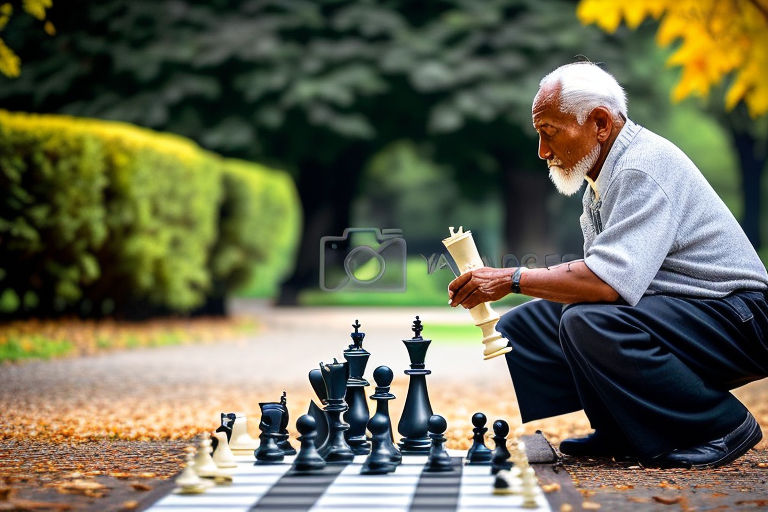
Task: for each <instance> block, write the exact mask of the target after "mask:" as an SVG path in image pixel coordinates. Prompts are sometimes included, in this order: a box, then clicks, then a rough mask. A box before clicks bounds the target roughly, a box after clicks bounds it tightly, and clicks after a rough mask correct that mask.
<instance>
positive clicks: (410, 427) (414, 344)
mask: <svg viewBox="0 0 768 512" xmlns="http://www.w3.org/2000/svg"><path fill="white" fill-rule="evenodd" d="M422 329H423V327H422V325H421V320H419V317H418V316H417V317H416V320H415V321H414V322H413V327H412V330H413V332H414V336H413V338H411V339H409V340H403V343H404V344H405V347H406V348H407V349H408V357H409V358H410V360H411V369H410V370H405V374H406V375H408V377H409V378H410V380H409V382H408V394H407V395H406V397H405V406H404V407H403V414H402V415H401V416H400V422H399V423H398V424H397V431H398V432H400V435H402V436H403V437H402V438H401V439H400V443H398V446H399V448H400V452H401V453H403V454H404V455H410V454H414V455H423V454H426V453H428V452H429V447H430V445H431V443H430V439H429V436H428V435H427V430H428V426H427V425H428V423H429V418H430V417H431V416H432V404H430V403H429V393H428V391H427V379H426V377H427V375H429V374H430V373H432V371H431V370H426V369H424V359H425V358H426V355H427V349H428V348H429V344H430V343H431V342H432V340H425V339H423V338H422V337H421V331H422Z"/></svg>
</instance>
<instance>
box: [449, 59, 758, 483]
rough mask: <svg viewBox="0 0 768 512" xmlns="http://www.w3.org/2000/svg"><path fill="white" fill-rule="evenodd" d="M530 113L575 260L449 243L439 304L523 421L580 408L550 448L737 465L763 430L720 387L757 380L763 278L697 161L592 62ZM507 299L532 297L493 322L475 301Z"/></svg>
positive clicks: (564, 75)
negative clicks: (573, 226)
mask: <svg viewBox="0 0 768 512" xmlns="http://www.w3.org/2000/svg"><path fill="white" fill-rule="evenodd" d="M532 118H533V126H534V128H535V130H536V132H537V133H538V136H539V148H538V150H539V157H540V158H541V159H542V160H545V161H546V163H547V167H548V168H549V175H550V178H551V179H552V181H553V182H554V184H555V186H556V188H557V189H558V191H560V192H561V193H563V194H565V195H573V194H575V193H576V192H578V191H579V190H581V189H582V187H583V186H584V183H585V182H586V184H587V186H586V187H584V195H583V198H582V204H583V212H584V213H583V214H582V215H581V218H580V224H581V230H582V234H583V236H584V259H582V260H578V261H572V262H568V263H564V264H562V265H558V266H555V267H551V268H532V269H527V268H525V267H517V268H489V267H485V266H483V265H482V262H480V261H479V257H476V250H474V244H471V243H470V242H469V241H467V240H471V238H470V237H469V235H467V234H466V233H461V232H460V233H452V236H451V237H450V238H448V239H446V241H445V243H446V246H447V247H448V248H449V251H450V252H451V254H452V255H453V256H454V258H455V259H456V260H457V263H459V266H460V268H461V270H462V274H461V275H460V276H459V277H457V278H456V279H455V280H453V281H452V282H451V284H450V285H449V289H448V297H449V299H450V303H451V305H452V306H454V307H456V306H462V307H464V308H466V309H469V310H470V312H471V313H472V317H473V318H474V319H475V322H476V323H477V324H478V325H480V326H481V328H482V329H483V335H484V336H485V337H486V339H487V341H486V339H484V340H483V341H484V343H486V354H485V355H486V357H493V356H495V355H498V354H501V353H503V354H504V355H505V359H506V361H507V366H508V367H509V373H510V375H511V377H512V380H513V382H514V388H515V392H516V393H517V399H518V403H519V405H520V414H521V416H522V418H523V421H531V420H536V419H539V418H546V417H549V416H555V415H558V414H564V413H567V412H571V411H576V410H580V409H584V412H585V413H586V414H587V416H588V417H589V420H590V422H591V424H592V427H593V428H594V432H593V433H592V434H590V435H588V436H587V437H583V438H575V439H566V440H564V441H563V442H562V443H561V445H560V451H561V452H563V453H565V454H568V455H573V456H579V455H584V456H594V455H608V456H631V457H633V458H639V459H641V460H642V461H644V462H645V464H646V465H653V466H660V467H700V468H706V467H715V466H720V465H723V464H727V463H729V462H731V461H733V460H735V459H736V458H738V457H740V456H741V455H743V454H744V453H746V452H747V451H748V450H749V449H750V448H752V447H753V446H754V445H756V444H757V443H758V442H759V441H760V439H761V437H762V433H761V430H760V426H759V425H758V424H757V422H756V421H755V418H754V417H753V416H752V415H751V414H750V413H749V411H748V410H747V409H746V408H745V407H744V405H743V404H742V403H741V402H739V400H737V399H736V397H734V396H733V395H732V394H731V393H730V392H729V390H730V389H733V388H735V387H738V386H741V385H743V384H746V383H748V382H750V381H754V380H757V379H761V378H764V377H766V376H768V344H767V343H766V339H765V335H766V333H768V297H767V296H766V293H767V290H768V273H766V269H765V266H764V265H763V263H762V262H761V261H760V258H759V257H758V255H757V253H756V252H755V249H754V248H753V247H752V244H751V243H750V241H749V239H748V238H747V236H746V235H745V234H744V231H743V230H742V229H741V226H740V225H739V223H738V222H737V221H736V219H735V218H734V217H733V214H731V212H730V210H729V209H728V207H727V206H726V205H725V203H723V201H722V200H721V199H720V197H718V195H717V193H716V192H715V191H714V190H713V189H712V187H711V186H710V185H709V183H707V180H706V179H705V178H704V176H703V175H702V174H701V172H700V171H699V169H698V168H697V167H696V165H695V164H694V163H693V162H692V161H691V160H690V159H689V158H688V157H687V156H686V155H685V154H684V153H683V152H682V151H681V150H680V149H679V148H677V147H676V146H675V145H674V144H673V143H671V142H670V141H668V140H666V139H664V138H662V137H660V136H659V135H656V134H655V133H653V132H651V131H650V130H647V129H646V128H643V127H642V126H640V125H638V124H636V123H634V122H633V121H632V120H630V119H629V117H628V115H627V101H626V95H625V93H624V90H623V89H622V88H621V86H620V85H619V84H618V82H616V80H615V79H614V78H613V76H611V75H610V74H608V73H607V72H605V71H604V70H603V69H601V68H600V67H599V66H597V65H595V64H592V63H591V62H578V63H574V64H568V65H565V66H562V67H560V68H558V69H556V70H554V71H553V72H552V73H550V74H549V75H547V76H546V77H544V79H543V80H542V81H541V83H540V86H539V91H538V93H537V94H536V97H535V98H534V101H533V108H532ZM574 222H575V219H574ZM462 237H464V238H462ZM462 243H463V244H464V245H462V246H460V247H461V250H459V244H462ZM509 293H523V294H526V295H529V296H532V297H538V298H541V299H543V300H536V301H530V302H527V303H525V304H523V305H522V306H519V307H516V308H514V309H512V310H511V311H510V312H508V313H506V314H505V315H504V316H502V317H501V318H500V319H497V317H495V314H493V313H492V311H491V310H490V308H489V307H487V306H486V304H487V303H488V302H491V301H495V300H499V299H500V298H502V297H504V296H505V295H507V294H509ZM497 322H498V323H497ZM494 324H495V328H496V330H497V331H499V333H500V334H501V335H503V336H504V337H505V338H506V339H507V340H508V345H509V347H504V346H503V345H502V343H503V342H502V341H501V339H500V338H496V339H491V338H492V337H493V333H492V332H490V326H492V325H494ZM507 348H511V349H512V350H511V351H507Z"/></svg>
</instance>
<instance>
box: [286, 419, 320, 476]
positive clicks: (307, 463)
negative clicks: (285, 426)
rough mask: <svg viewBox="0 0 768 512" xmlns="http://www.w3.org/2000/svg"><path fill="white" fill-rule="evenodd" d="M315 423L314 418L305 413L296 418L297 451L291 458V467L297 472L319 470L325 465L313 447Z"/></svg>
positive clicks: (315, 433)
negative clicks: (292, 458) (293, 457)
mask: <svg viewBox="0 0 768 512" xmlns="http://www.w3.org/2000/svg"><path fill="white" fill-rule="evenodd" d="M316 429H317V423H316V422H315V418H313V417H312V416H310V415H308V414H305V415H303V416H300V417H299V419H298V420H296V430H298V431H299V434H300V435H299V443H301V446H300V447H299V453H298V454H297V455H296V458H295V459H294V460H293V466H292V467H291V469H292V470H293V471H294V472H297V473H302V474H304V473H311V472H313V471H315V472H316V471H319V470H321V469H323V468H324V467H325V460H324V459H323V458H322V457H321V456H320V454H319V453H318V452H317V448H315V436H316V435H317V432H316Z"/></svg>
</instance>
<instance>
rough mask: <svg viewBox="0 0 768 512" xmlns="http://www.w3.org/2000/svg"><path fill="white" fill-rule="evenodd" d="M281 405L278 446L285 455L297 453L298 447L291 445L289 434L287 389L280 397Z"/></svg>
mask: <svg viewBox="0 0 768 512" xmlns="http://www.w3.org/2000/svg"><path fill="white" fill-rule="evenodd" d="M280 407H281V408H282V410H283V415H282V417H281V418H280V431H279V432H278V435H277V447H278V448H280V449H281V450H283V455H296V449H295V448H294V447H293V446H291V442H290V441H289V435H288V420H289V418H288V403H287V400H286V397H285V391H283V395H282V396H281V397H280Z"/></svg>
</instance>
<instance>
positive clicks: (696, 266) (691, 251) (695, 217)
mask: <svg viewBox="0 0 768 512" xmlns="http://www.w3.org/2000/svg"><path fill="white" fill-rule="evenodd" d="M595 186H596V188H597V191H598V195H599V200H597V199H598V198H596V196H595V193H594V192H593V191H592V189H591V188H590V187H587V190H586V191H585V192H584V199H583V204H584V213H583V214H582V216H581V218H580V221H581V229H582V232H583V233H584V262H585V263H586V265H587V266H588V267H589V268H590V270H592V272H594V273H595V274H596V275H597V276H598V277H600V278H601V279H602V280H603V281H605V282H606V283H608V284H609V285H610V286H612V287H613V288H614V289H615V290H616V291H617V292H618V293H619V295H621V297H622V298H623V299H624V300H626V301H627V302H628V303H629V304H631V305H633V306H634V305H636V304H637V302H638V301H639V300H640V298H641V297H642V296H643V295H650V294H655V293H666V294H674V295H683V296H690V297H723V296H725V295H728V294H730V293H731V292H733V291H735V290H740V289H750V290H765V289H767V288H768V274H767V273H766V270H765V266H763V264H762V262H761V261H760V259H759V258H758V256H757V253H756V252H755V250H754V248H753V247H752V245H751V244H750V242H749V240H748V239H747V237H746V235H745V234H744V231H743V230H742V229H741V226H740V225H739V223H738V222H737V221H736V219H735V218H734V217H733V215H732V214H731V212H730V210H728V208H727V207H726V206H725V203H723V201H722V200H721V199H720V197H718V195H717V193H715V191H714V190H713V189H712V187H711V186H710V185H709V183H708V182H707V180H706V179H705V178H704V176H703V175H702V174H701V172H700V171H699V169H698V168H697V167H696V166H695V165H694V163H693V162H691V160H690V159H689V158H688V157H687V156H686V155H685V154H684V153H683V152H682V151H681V150H680V149H679V148H677V146H675V145H674V144H672V143H671V142H669V141H668V140H666V139H664V138H662V137H660V136H658V135H656V134H655V133H653V132H651V131H649V130H647V129H645V128H642V127H641V126H639V125H637V124H635V123H633V122H632V121H630V120H627V122H626V124H625V125H624V127H623V128H622V130H621V132H620V133H619V136H618V137H617V138H616V140H615V141H614V143H613V147H612V148H611V150H610V152H609V153H608V157H607V158H606V160H605V163H604V164H603V167H602V170H601V171H600V175H599V176H598V178H597V180H596V181H595Z"/></svg>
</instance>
